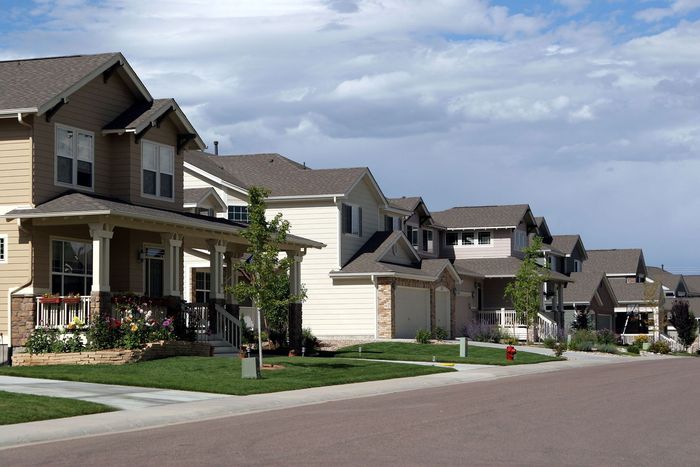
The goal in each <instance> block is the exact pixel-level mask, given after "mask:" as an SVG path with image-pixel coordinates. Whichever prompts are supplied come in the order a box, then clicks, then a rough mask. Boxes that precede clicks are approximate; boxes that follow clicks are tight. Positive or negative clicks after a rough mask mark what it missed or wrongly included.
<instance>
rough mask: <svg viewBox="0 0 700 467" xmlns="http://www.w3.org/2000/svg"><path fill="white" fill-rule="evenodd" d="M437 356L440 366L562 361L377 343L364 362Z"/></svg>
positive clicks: (343, 353)
mask: <svg viewBox="0 0 700 467" xmlns="http://www.w3.org/2000/svg"><path fill="white" fill-rule="evenodd" d="M358 347H360V346H359V345H352V346H350V347H344V348H342V349H340V350H337V351H336V352H335V353H334V355H335V356H336V357H345V358H358V357H359V356H360V355H359V352H358ZM433 356H435V359H436V360H437V361H438V362H446V363H475V364H480V365H519V364H524V363H542V362H553V361H556V360H559V359H558V358H556V357H548V356H546V355H539V354H535V353H531V352H523V351H518V353H517V354H516V356H515V360H514V361H512V362H510V361H507V360H506V352H505V350H504V349H495V348H491V347H477V346H469V350H468V353H467V357H465V358H462V357H460V356H459V345H453V344H414V343H410V342H374V343H371V344H362V358H363V359H373V358H374V359H381V360H401V361H414V362H430V361H432V360H433Z"/></svg>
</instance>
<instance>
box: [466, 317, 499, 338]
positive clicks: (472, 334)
mask: <svg viewBox="0 0 700 467" xmlns="http://www.w3.org/2000/svg"><path fill="white" fill-rule="evenodd" d="M462 333H463V334H464V335H465V336H466V337H468V338H470V339H471V340H473V341H477V342H495V343H498V342H500V341H501V338H502V337H503V333H502V332H501V330H500V329H499V328H498V326H490V325H488V324H482V323H479V322H477V321H473V322H471V323H469V324H467V325H466V326H465V327H464V329H463V330H462Z"/></svg>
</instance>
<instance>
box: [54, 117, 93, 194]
mask: <svg viewBox="0 0 700 467" xmlns="http://www.w3.org/2000/svg"><path fill="white" fill-rule="evenodd" d="M94 140H95V137H94V135H93V133H91V132H89V131H84V130H80V129H77V128H71V127H67V126H63V125H56V170H55V173H56V179H55V182H56V184H57V185H66V186H71V187H75V188H87V189H89V190H92V189H93V181H94V170H93V161H94V152H95V150H94V148H95V142H94Z"/></svg>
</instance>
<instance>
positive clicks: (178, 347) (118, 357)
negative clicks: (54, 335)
mask: <svg viewBox="0 0 700 467" xmlns="http://www.w3.org/2000/svg"><path fill="white" fill-rule="evenodd" d="M182 356H187V357H211V356H213V348H212V346H211V345H209V344H207V343H206V342H185V341H168V342H151V343H148V344H146V347H145V348H144V349H142V350H141V349H139V350H126V349H113V350H97V351H94V352H76V353H42V354H33V355H32V354H29V353H16V354H14V355H13V356H12V366H40V365H124V364H126V363H135V362H141V361H147V360H157V359H159V358H168V357H182Z"/></svg>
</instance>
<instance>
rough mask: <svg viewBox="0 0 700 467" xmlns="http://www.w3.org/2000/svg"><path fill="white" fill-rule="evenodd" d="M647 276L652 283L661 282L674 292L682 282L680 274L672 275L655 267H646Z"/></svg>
mask: <svg viewBox="0 0 700 467" xmlns="http://www.w3.org/2000/svg"><path fill="white" fill-rule="evenodd" d="M647 274H649V277H650V278H651V279H652V280H653V281H654V282H661V284H662V285H664V286H666V287H668V288H669V289H671V290H673V291H675V290H676V289H677V288H678V285H679V284H680V282H681V281H682V280H683V276H682V275H680V274H673V273H671V272H668V271H665V270H663V269H661V268H659V267H656V266H647Z"/></svg>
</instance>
